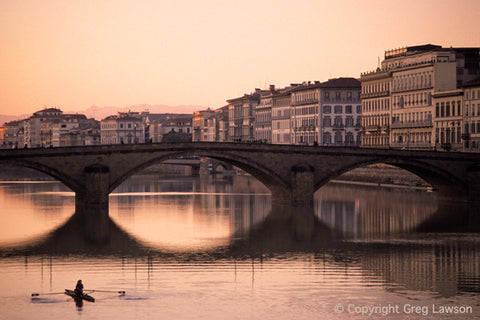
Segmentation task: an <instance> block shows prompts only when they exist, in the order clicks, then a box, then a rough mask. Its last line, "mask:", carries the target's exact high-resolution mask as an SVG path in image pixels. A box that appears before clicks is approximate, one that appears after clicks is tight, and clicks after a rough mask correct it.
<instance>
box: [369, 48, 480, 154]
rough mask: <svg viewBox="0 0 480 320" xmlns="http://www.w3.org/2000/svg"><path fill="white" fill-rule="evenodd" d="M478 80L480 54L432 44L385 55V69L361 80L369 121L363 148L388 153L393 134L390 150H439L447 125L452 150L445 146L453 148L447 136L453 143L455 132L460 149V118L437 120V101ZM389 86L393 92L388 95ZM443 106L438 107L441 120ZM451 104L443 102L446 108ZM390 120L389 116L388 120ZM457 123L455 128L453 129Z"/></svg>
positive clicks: (468, 49)
mask: <svg viewBox="0 0 480 320" xmlns="http://www.w3.org/2000/svg"><path fill="white" fill-rule="evenodd" d="M478 75H479V48H442V47H441V46H436V45H430V44H428V45H421V46H411V47H405V48H400V49H394V50H388V51H386V52H385V59H384V61H382V63H381V68H378V69H377V70H376V71H374V72H369V73H364V74H362V76H361V81H362V94H363V96H362V97H364V101H363V103H362V109H363V110H362V112H364V116H365V117H366V118H365V119H364V123H363V130H364V133H365V138H364V141H363V143H362V146H364V147H386V146H387V145H386V144H385V138H386V135H387V132H388V136H389V143H388V147H393V148H402V149H435V148H436V147H437V141H439V142H438V143H439V144H440V145H441V143H442V142H441V133H442V129H441V128H442V126H444V125H445V124H446V122H448V121H450V128H449V130H447V127H443V128H444V130H443V132H444V141H445V142H444V146H447V148H448V145H446V144H445V143H448V142H446V140H447V132H449V138H450V141H451V140H452V132H453V130H455V139H454V140H455V144H458V143H457V141H458V140H457V137H458V134H457V132H458V125H457V122H456V121H457V120H453V118H454V117H455V116H453V118H452V119H450V118H451V117H452V114H451V113H450V115H449V116H448V117H447V116H446V115H445V114H444V117H442V118H445V119H442V120H436V119H435V115H436V102H434V98H436V99H437V100H438V99H440V100H442V99H447V96H448V93H446V94H443V95H442V94H439V93H440V92H449V91H452V90H456V89H459V88H460V87H461V85H462V84H463V83H465V82H467V81H470V80H473V79H475V78H476V77H478ZM388 82H390V85H388ZM382 83H383V86H382ZM385 85H387V89H389V92H388V90H385ZM382 88H383V89H382ZM453 94H454V95H455V93H453ZM388 100H389V101H388ZM440 100H438V102H439V106H440V109H439V110H440V117H441V103H442V101H440ZM447 100H448V99H447ZM456 101H458V100H456ZM382 102H383V107H382ZM446 102H447V101H443V103H444V105H445V103H446ZM387 106H388V107H387ZM450 107H451V104H450ZM444 110H446V109H444ZM455 110H457V109H455ZM450 111H451V109H450ZM457 111H458V110H457ZM388 114H390V116H389V117H388V119H387V120H385V118H386V117H385V116H386V115H388ZM382 121H383V125H382ZM453 121H455V124H454V125H453V127H452V123H453ZM388 122H389V123H388ZM437 125H439V127H438V128H439V130H438V134H439V136H438V137H437V136H436V134H437V130H436V129H437V127H436V126H437ZM382 128H383V129H382ZM370 137H372V138H370ZM450 143H451V142H450Z"/></svg>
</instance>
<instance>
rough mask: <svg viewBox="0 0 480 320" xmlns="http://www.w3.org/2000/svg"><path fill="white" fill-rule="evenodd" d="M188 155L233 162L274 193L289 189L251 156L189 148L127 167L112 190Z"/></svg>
mask: <svg viewBox="0 0 480 320" xmlns="http://www.w3.org/2000/svg"><path fill="white" fill-rule="evenodd" d="M187 156H200V157H208V158H212V159H215V160H219V161H222V162H225V163H228V164H231V165H233V166H235V167H238V168H240V169H242V170H243V171H245V172H247V173H249V174H251V175H252V176H253V177H254V178H256V179H258V180H259V181H260V182H261V183H262V184H264V185H265V186H266V187H267V188H268V189H269V190H270V191H271V192H272V195H273V194H278V193H281V194H286V193H288V192H289V191H288V190H289V187H288V181H285V180H284V179H283V178H282V177H281V176H280V175H278V173H276V172H275V171H274V170H272V169H271V168H269V167H267V166H265V165H264V164H262V163H261V162H258V161H254V160H252V159H251V158H248V159H245V158H243V157H242V156H240V155H238V154H235V153H234V152H231V153H230V152H218V151H215V150H211V151H207V150H188V151H175V152H170V153H161V154H159V155H156V156H153V157H151V158H150V159H148V160H147V161H144V162H142V163H141V164H138V165H134V166H131V167H128V168H126V170H125V171H124V172H123V173H122V174H121V175H119V176H118V177H116V178H115V179H114V180H113V181H112V182H111V183H110V190H109V192H112V191H113V190H114V189H115V188H117V187H118V186H119V185H120V184H121V183H122V182H123V181H125V180H126V179H127V178H129V177H130V176H132V175H134V174H135V173H137V172H139V171H141V170H143V169H145V168H147V167H149V166H151V165H153V164H156V163H161V162H163V161H166V160H170V159H174V158H179V157H187Z"/></svg>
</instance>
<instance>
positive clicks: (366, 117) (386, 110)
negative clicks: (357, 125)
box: [360, 70, 392, 148]
mask: <svg viewBox="0 0 480 320" xmlns="http://www.w3.org/2000/svg"><path fill="white" fill-rule="evenodd" d="M360 81H361V82H362V128H363V131H362V132H363V134H362V147H365V148H388V147H389V144H390V118H391V108H390V88H391V84H392V73H391V72H389V71H381V70H377V71H374V72H371V73H364V74H362V76H361V78H360Z"/></svg>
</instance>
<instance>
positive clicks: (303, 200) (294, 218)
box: [271, 164, 315, 240]
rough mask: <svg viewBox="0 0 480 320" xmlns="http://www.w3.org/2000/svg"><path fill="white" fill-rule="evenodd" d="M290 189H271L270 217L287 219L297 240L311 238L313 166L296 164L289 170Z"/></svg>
mask: <svg viewBox="0 0 480 320" xmlns="http://www.w3.org/2000/svg"><path fill="white" fill-rule="evenodd" d="M291 179H292V189H291V191H290V192H286V191H285V190H283V189H280V188H279V189H273V190H272V214H273V215H272V217H271V219H275V220H280V221H282V220H283V221H286V222H287V221H288V222H289V223H291V224H292V231H293V234H294V236H295V238H296V239H297V240H307V239H311V238H312V236H313V233H314V228H315V213H314V207H313V206H314V202H313V194H314V176H313V168H312V167H310V166H308V165H303V164H301V165H297V166H295V167H293V168H292V171H291Z"/></svg>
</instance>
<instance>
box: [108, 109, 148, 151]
mask: <svg viewBox="0 0 480 320" xmlns="http://www.w3.org/2000/svg"><path fill="white" fill-rule="evenodd" d="M100 135H101V142H102V144H124V143H125V144H130V143H145V125H144V117H143V115H141V114H139V113H138V112H126V113H124V112H119V113H118V115H114V116H108V117H106V118H105V119H103V120H101V121H100Z"/></svg>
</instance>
